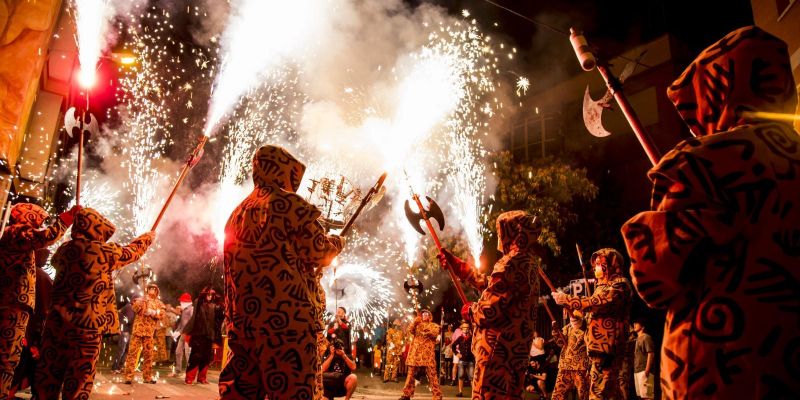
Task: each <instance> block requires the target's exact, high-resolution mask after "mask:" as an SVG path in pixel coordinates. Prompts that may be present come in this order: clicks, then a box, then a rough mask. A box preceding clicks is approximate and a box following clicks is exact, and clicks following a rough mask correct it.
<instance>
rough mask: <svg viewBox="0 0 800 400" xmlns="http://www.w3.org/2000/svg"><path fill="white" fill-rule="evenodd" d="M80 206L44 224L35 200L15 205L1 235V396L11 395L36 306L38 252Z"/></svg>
mask: <svg viewBox="0 0 800 400" xmlns="http://www.w3.org/2000/svg"><path fill="white" fill-rule="evenodd" d="M79 210H80V206H75V207H73V208H71V209H70V210H69V211H67V212H65V213H62V214H60V215H59V216H58V218H56V219H55V221H53V223H52V224H50V226H48V227H46V228H42V224H43V223H44V222H45V221H46V220H47V219H48V218H50V215H49V214H48V213H47V211H45V210H44V209H43V208H41V207H39V206H37V205H35V204H31V203H18V204H14V205H13V206H11V212H10V217H9V220H8V226H6V227H5V229H4V230H3V232H2V233H1V234H2V237H0V332H3V334H2V335H0V398H3V397H5V396H7V395H8V390H9V387H10V386H11V381H12V380H13V378H14V370H15V369H16V367H17V364H18V363H19V358H20V355H21V354H22V339H23V338H24V337H25V331H26V329H27V327H28V320H29V319H30V317H31V314H33V311H34V308H35V307H36V293H35V291H36V264H35V262H34V252H35V251H36V250H37V249H44V248H47V247H48V246H50V245H52V244H53V243H56V242H57V241H58V240H59V239H61V236H63V235H64V232H66V230H67V228H68V227H69V226H70V225H72V221H73V219H74V216H75V214H76V213H77V212H78V211H79Z"/></svg>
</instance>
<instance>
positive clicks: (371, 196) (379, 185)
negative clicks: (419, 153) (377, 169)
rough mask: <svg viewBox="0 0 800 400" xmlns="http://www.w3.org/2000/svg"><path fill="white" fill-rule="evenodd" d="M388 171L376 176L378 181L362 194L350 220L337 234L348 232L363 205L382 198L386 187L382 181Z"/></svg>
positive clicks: (342, 234)
mask: <svg viewBox="0 0 800 400" xmlns="http://www.w3.org/2000/svg"><path fill="white" fill-rule="evenodd" d="M387 174H388V173H387V172H384V173H383V174H382V175H381V177H380V178H378V182H376V183H375V186H373V187H371V188H369V191H367V194H365V195H364V198H362V199H361V203H360V204H359V205H358V208H356V212H354V213H353V216H352V217H350V220H349V221H347V223H346V224H345V225H344V228H342V231H341V232H339V236H345V235H347V233H349V232H350V229H351V228H352V227H353V222H356V218H358V216H359V215H360V214H361V211H363V210H364V207H366V206H367V204H370V203H372V204H374V203H377V202H379V201H380V200H381V198H383V194H384V193H385V192H386V188H384V187H383V182H384V181H385V180H386V175H387Z"/></svg>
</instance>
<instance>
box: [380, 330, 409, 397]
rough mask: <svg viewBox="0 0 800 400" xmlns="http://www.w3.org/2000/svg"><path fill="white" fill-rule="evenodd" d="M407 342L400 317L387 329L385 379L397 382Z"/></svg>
mask: <svg viewBox="0 0 800 400" xmlns="http://www.w3.org/2000/svg"><path fill="white" fill-rule="evenodd" d="M404 349H405V342H404V340H403V326H402V325H401V324H400V319H399V318H396V319H395V320H394V322H392V326H391V327H390V328H389V329H388V330H387V331H386V367H385V369H384V371H383V381H384V382H388V381H395V382H397V372H398V371H399V370H400V359H401V358H402V357H403V350H404Z"/></svg>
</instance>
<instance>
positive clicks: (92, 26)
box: [73, 0, 113, 88]
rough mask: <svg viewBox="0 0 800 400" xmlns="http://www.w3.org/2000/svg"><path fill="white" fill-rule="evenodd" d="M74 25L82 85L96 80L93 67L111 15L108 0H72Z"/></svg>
mask: <svg viewBox="0 0 800 400" xmlns="http://www.w3.org/2000/svg"><path fill="white" fill-rule="evenodd" d="M73 8H74V13H75V26H76V29H77V31H78V60H79V61H80V65H81V69H80V72H79V73H78V77H79V80H80V83H81V86H83V87H87V88H88V87H91V86H92V85H93V84H94V81H95V80H96V75H97V74H96V72H95V67H96V65H97V60H99V59H100V53H101V52H102V51H103V46H105V38H106V30H107V29H108V19H109V18H110V17H111V16H112V15H113V9H112V7H111V4H110V1H109V0H74V1H73Z"/></svg>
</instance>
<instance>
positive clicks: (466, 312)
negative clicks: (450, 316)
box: [461, 301, 473, 324]
mask: <svg viewBox="0 0 800 400" xmlns="http://www.w3.org/2000/svg"><path fill="white" fill-rule="evenodd" d="M472 304H473V302H471V301H470V302H468V303H466V304H464V305H463V306H462V307H461V318H463V319H464V321H467V322H469V323H470V324H471V323H472V314H471V313H470V309H472Z"/></svg>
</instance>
